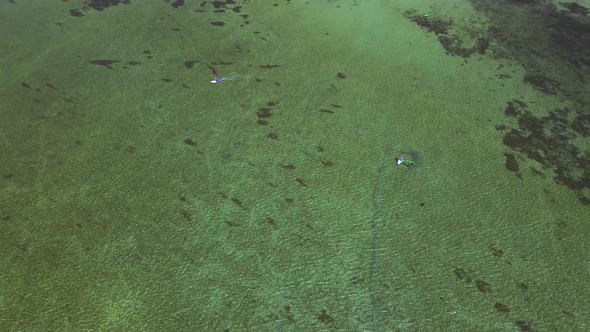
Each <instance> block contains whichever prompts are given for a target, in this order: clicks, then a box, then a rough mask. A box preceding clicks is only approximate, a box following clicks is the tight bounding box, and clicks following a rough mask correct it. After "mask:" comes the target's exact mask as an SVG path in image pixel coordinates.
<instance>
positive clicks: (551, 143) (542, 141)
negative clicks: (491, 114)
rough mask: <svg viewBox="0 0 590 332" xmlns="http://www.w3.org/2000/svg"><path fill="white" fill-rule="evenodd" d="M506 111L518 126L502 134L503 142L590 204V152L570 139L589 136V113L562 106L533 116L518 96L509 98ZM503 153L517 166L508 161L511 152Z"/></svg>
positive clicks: (510, 164) (583, 201) (512, 166)
mask: <svg viewBox="0 0 590 332" xmlns="http://www.w3.org/2000/svg"><path fill="white" fill-rule="evenodd" d="M505 113H507V115H509V116H510V117H512V118H514V119H515V120H516V125H517V129H511V130H510V131H508V132H506V133H505V134H504V135H503V143H504V145H506V146H508V147H510V148H511V149H513V150H514V151H517V152H520V153H522V154H523V155H525V156H526V157H528V158H529V159H532V160H535V161H537V162H538V163H539V164H541V165H542V166H543V168H544V169H546V170H551V171H553V172H554V173H555V176H554V178H553V179H554V180H555V181H556V182H557V183H559V184H561V185H565V186H567V187H568V188H569V189H571V190H573V191H574V192H575V193H576V195H577V197H578V199H579V200H580V202H581V203H583V204H585V205H590V153H589V150H588V149H582V148H580V147H578V146H577V145H576V144H575V143H574V142H573V141H574V140H580V139H586V140H587V139H588V137H589V136H590V135H589V134H590V116H589V115H588V114H583V112H581V111H575V110H573V109H571V108H564V109H556V110H553V111H551V112H549V114H547V115H545V116H542V117H536V116H534V115H532V114H531V112H530V111H528V109H527V106H526V104H524V103H522V102H519V101H517V100H512V101H510V102H508V105H507V106H506V110H505ZM506 157H507V160H506V168H507V169H509V170H511V169H510V168H512V169H517V170H518V168H517V167H518V166H517V165H514V164H515V162H516V161H515V160H514V164H513V163H512V162H511V161H510V160H511V159H512V158H514V156H512V158H511V157H509V154H506ZM515 167H516V168H515Z"/></svg>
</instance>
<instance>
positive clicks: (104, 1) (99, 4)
mask: <svg viewBox="0 0 590 332" xmlns="http://www.w3.org/2000/svg"><path fill="white" fill-rule="evenodd" d="M121 3H122V4H125V5H128V4H130V3H131V2H130V1H129V0H90V1H84V7H85V9H86V8H92V9H94V10H97V11H99V12H100V11H103V10H105V9H106V8H109V7H112V6H117V5H118V4H121Z"/></svg>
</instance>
